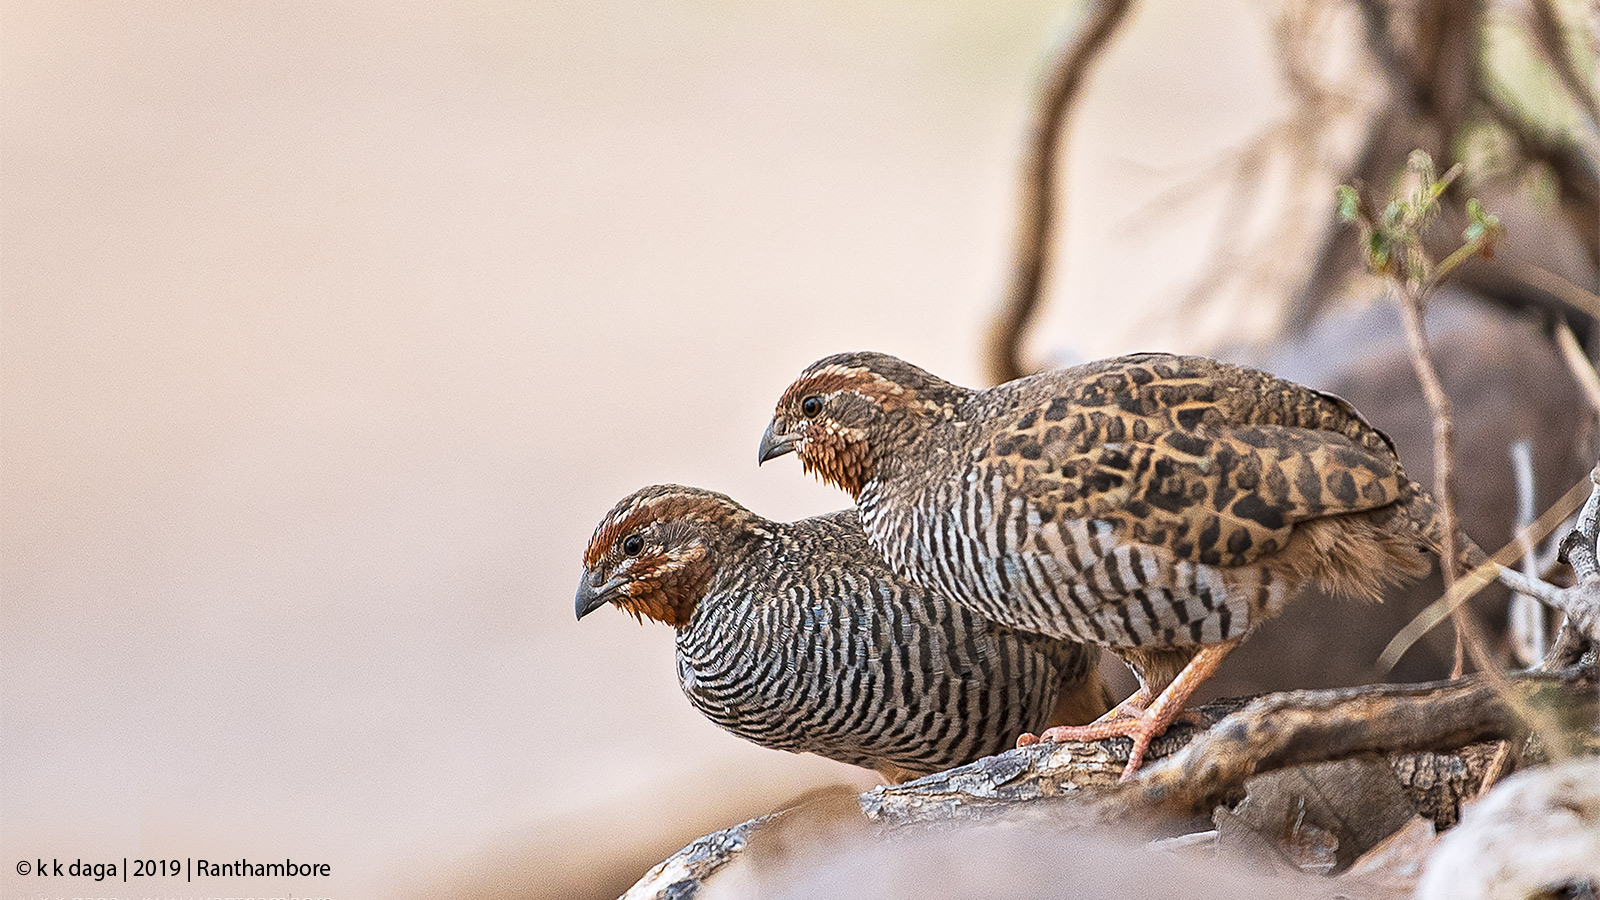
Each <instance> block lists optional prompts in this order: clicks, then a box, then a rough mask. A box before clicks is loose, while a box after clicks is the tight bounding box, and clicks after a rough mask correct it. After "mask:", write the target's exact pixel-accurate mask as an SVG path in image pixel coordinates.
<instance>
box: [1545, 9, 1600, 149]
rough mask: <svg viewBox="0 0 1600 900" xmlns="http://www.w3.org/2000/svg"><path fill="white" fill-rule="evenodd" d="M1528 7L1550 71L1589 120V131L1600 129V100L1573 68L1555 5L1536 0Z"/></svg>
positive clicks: (1587, 81) (1563, 27) (1586, 81)
mask: <svg viewBox="0 0 1600 900" xmlns="http://www.w3.org/2000/svg"><path fill="white" fill-rule="evenodd" d="M1529 5H1530V6H1531V7H1532V9H1531V12H1532V15H1533V28H1532V31H1533V37H1534V40H1535V41H1537V42H1538V45H1539V49H1540V50H1541V51H1542V52H1543V53H1544V55H1545V58H1546V59H1548V60H1549V61H1550V68H1552V69H1554V70H1555V73H1556V77H1557V78H1559V79H1561V85H1562V86H1563V87H1565V88H1566V89H1567V92H1568V93H1570V94H1571V95H1572V99H1573V102H1575V103H1576V104H1577V105H1578V108H1579V109H1581V110H1583V114H1584V115H1585V116H1587V117H1588V119H1589V127H1591V128H1600V99H1596V97H1595V94H1594V91H1593V89H1592V88H1591V87H1590V86H1589V79H1587V78H1584V77H1583V75H1581V74H1580V73H1579V72H1578V68H1577V66H1575V65H1573V64H1572V55H1571V54H1570V53H1568V52H1567V48H1566V27H1565V26H1564V25H1563V24H1562V22H1561V16H1560V14H1559V13H1557V12H1556V8H1555V4H1553V3H1551V2H1550V0H1533V2H1532V3H1531V4H1529Z"/></svg>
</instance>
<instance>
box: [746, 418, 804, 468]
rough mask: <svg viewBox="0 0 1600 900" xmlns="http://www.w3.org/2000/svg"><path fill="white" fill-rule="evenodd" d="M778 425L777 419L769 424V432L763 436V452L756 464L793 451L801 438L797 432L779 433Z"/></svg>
mask: <svg viewBox="0 0 1600 900" xmlns="http://www.w3.org/2000/svg"><path fill="white" fill-rule="evenodd" d="M777 427H778V420H777V419H773V420H772V422H771V423H770V424H768V425H767V433H766V434H763V435H762V436H761V452H760V454H759V458H758V459H757V460H756V465H760V464H762V463H764V462H766V461H767V460H769V459H777V458H778V457H780V456H782V455H784V454H785V453H789V452H791V451H793V450H794V445H795V444H796V443H797V442H798V441H799V440H800V436H799V435H797V434H780V433H778V432H777V430H776V429H777Z"/></svg>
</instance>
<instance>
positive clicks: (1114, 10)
mask: <svg viewBox="0 0 1600 900" xmlns="http://www.w3.org/2000/svg"><path fill="white" fill-rule="evenodd" d="M1132 6H1133V3H1132V0H1096V2H1093V3H1091V4H1089V9H1088V11H1087V13H1086V14H1085V16H1084V19H1083V22H1082V23H1081V24H1080V25H1079V26H1078V28H1077V30H1076V31H1075V32H1074V33H1073V34H1072V36H1071V37H1070V38H1069V39H1066V40H1064V41H1062V42H1061V44H1060V45H1059V47H1058V49H1057V50H1056V52H1055V54H1054V56H1053V57H1052V58H1051V60H1050V62H1049V64H1048V67H1047V69H1046V76H1045V79H1046V80H1045V83H1044V85H1043V87H1042V89H1041V90H1040V93H1039V101H1038V105H1037V107H1036V108H1035V111H1034V115H1033V121H1032V123H1031V126H1030V131H1029V133H1028V144H1027V147H1026V149H1025V150H1024V154H1025V155H1024V157H1023V163H1022V185H1021V194H1020V196H1019V197H1018V200H1017V206H1018V209H1019V210H1020V217H1019V221H1018V223H1017V234H1016V238H1015V241H1014V247H1015V249H1014V251H1013V258H1012V263H1011V283H1010V285H1009V286H1008V287H1007V290H1006V296H1005V299H1004V300H1003V301H1002V303H1001V307H1000V312H999V314H998V316H997V317H996V319H995V323H994V325H993V326H992V327H991V329H990V332H989V346H988V352H987V354H986V360H987V361H986V364H987V366H988V369H989V377H990V378H991V379H992V380H993V381H994V382H995V383H997V384H998V383H1001V382H1005V381H1011V380H1012V379H1015V378H1021V377H1022V376H1023V375H1026V374H1028V372H1029V368H1028V366H1027V365H1026V363H1024V362H1023V359H1022V341H1023V333H1024V331H1025V330H1026V329H1027V327H1028V322H1029V320H1031V319H1032V318H1033V313H1034V310H1035V309H1036V308H1037V307H1038V305H1039V300H1040V298H1041V295H1042V293H1043V290H1044V282H1045V276H1046V273H1047V271H1048V269H1049V264H1050V245H1051V240H1052V238H1053V237H1054V236H1055V223H1056V203H1057V198H1056V194H1055V189H1056V180H1057V179H1056V172H1057V168H1058V164H1059V156H1060V150H1061V145H1062V142H1063V139H1064V137H1065V134H1066V122H1067V118H1068V114H1069V113H1070V111H1071V109H1072V106H1073V104H1074V103H1075V102H1076V101H1077V99H1078V97H1079V96H1081V95H1082V93H1083V85H1084V83H1085V82H1086V81H1087V80H1088V75H1089V69H1090V67H1091V66H1093V64H1094V62H1095V60H1096V59H1098V58H1099V56H1100V53H1101V51H1102V50H1104V49H1105V47H1106V45H1107V44H1108V43H1109V42H1110V40H1111V37H1112V36H1113V35H1115V34H1116V32H1117V29H1118V28H1119V27H1120V26H1121V24H1122V22H1123V20H1124V19H1125V18H1126V17H1127V13H1128V10H1129V9H1130V8H1132Z"/></svg>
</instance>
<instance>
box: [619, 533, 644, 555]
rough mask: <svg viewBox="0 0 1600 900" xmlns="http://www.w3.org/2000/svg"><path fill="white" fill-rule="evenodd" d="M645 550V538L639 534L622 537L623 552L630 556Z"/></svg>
mask: <svg viewBox="0 0 1600 900" xmlns="http://www.w3.org/2000/svg"><path fill="white" fill-rule="evenodd" d="M643 550H644V538H642V537H640V536H638V535H637V534H630V535H628V536H627V537H625V538H623V539H622V552H623V553H625V554H627V555H628V556H638V555H639V554H640V553H641V552H642V551H643Z"/></svg>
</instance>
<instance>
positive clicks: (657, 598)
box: [577, 485, 1110, 781]
mask: <svg viewBox="0 0 1600 900" xmlns="http://www.w3.org/2000/svg"><path fill="white" fill-rule="evenodd" d="M606 604H611V605H614V606H616V607H618V608H619V609H621V610H623V611H624V612H627V613H630V614H632V615H633V616H635V617H636V618H641V619H643V618H649V619H654V620H656V621H658V622H664V623H666V624H668V625H671V626H672V627H673V628H675V629H677V660H678V681H679V684H680V685H681V686H682V688H683V692H684V694H685V695H687V696H688V698H689V701H690V703H692V704H693V705H694V706H695V708H696V709H698V710H699V711H700V712H701V713H703V714H704V715H705V716H706V717H707V718H709V719H710V720H711V721H713V722H715V723H716V724H717V725H720V726H721V727H723V728H725V729H727V730H728V731H731V732H733V733H734V734H736V735H738V736H740V737H742V738H745V739H746V740H749V741H753V742H755V743H757V744H760V745H762V746H764V747H772V748H775V749H779V750H791V751H796V752H802V751H808V752H811V753H816V754H818V755H819V756H825V757H829V758H831V759H836V760H840V761H843V762H846V763H851V764H854V765H858V766H865V767H868V768H872V769H876V770H878V771H879V772H880V773H882V774H883V775H884V776H885V777H886V778H888V779H889V780H891V781H900V780H903V779H904V778H907V777H911V776H916V775H923V774H927V773H929V772H935V771H939V770H942V769H946V768H949V767H951V766H955V765H960V764H962V763H966V762H970V761H972V760H974V759H977V758H979V757H983V756H988V755H992V754H995V753H998V752H1001V751H1002V750H1005V749H1007V748H1008V747H1010V746H1011V745H1012V741H1013V739H1014V736H1015V734H1016V733H1017V732H1018V731H1019V730H1028V729H1033V728H1038V727H1042V725H1043V724H1045V723H1046V722H1047V721H1049V720H1050V719H1051V715H1052V710H1053V709H1059V710H1061V711H1062V712H1063V718H1066V719H1067V720H1069V721H1078V722H1087V721H1089V720H1091V719H1093V718H1094V717H1095V716H1097V715H1099V714H1100V713H1102V712H1104V711H1105V710H1106V709H1107V707H1109V705H1110V698H1109V696H1108V694H1107V692H1106V688H1105V685H1104V683H1103V682H1102V681H1101V680H1100V677H1099V674H1098V671H1097V669H1096V665H1095V664H1096V661H1097V659H1098V655H1099V650H1098V648H1095V647H1092V646H1084V645H1081V644H1075V643H1068V642H1062V641H1058V640H1054V639H1051V638H1046V637H1042V636H1039V635H1031V634H1025V633H1021V632H1018V631H1015V630H1013V629H1011V628H1008V627H1006V626H1003V625H998V624H995V623H993V622H990V621H988V620H986V619H984V618H982V617H981V616H978V615H977V614H975V613H973V612H972V611H970V610H968V609H966V608H965V607H962V606H958V605H955V604H952V603H950V602H949V601H947V600H945V599H944V598H942V597H940V596H939V595H937V594H933V593H930V592H928V591H924V590H919V589H917V588H915V587H913V586H912V585H911V584H910V583H908V582H907V581H905V580H904V579H902V578H899V577H897V576H895V575H894V574H893V573H892V572H891V571H890V570H889V568H888V566H886V565H885V564H884V562H883V560H882V559H881V558H880V557H879V555H878V553H877V551H875V550H873V549H872V546H871V545H870V544H868V542H867V538H866V535H865V534H864V533H863V532H862V530H861V524H860V522H859V520H858V519H857V516H856V512H855V510H853V509H852V510H844V511H841V512H836V513H832V514H829V515H823V516H816V517H813V518H809V519H802V520H800V521H797V522H774V521H771V520H768V519H765V518H762V517H761V516H758V515H756V514H754V513H752V512H750V511H749V510H747V509H745V508H744V507H743V506H741V505H739V504H738V503H735V502H734V501H733V500H730V499H729V498H727V497H725V496H723V495H722V494H718V493H714V492H712V491H707V490H700V489H697V488H689V487H680V486H677V485H656V486H653V487H647V488H644V489H642V490H639V491H636V492H635V493H633V494H631V495H629V496H628V497H625V498H623V499H622V501H620V502H619V503H618V504H617V505H616V506H615V507H613V508H612V510H611V511H610V512H608V513H607V514H606V516H605V518H603V519H602V520H601V521H600V524H599V526H598V527H597V528H596V529H595V532H594V536H593V538H592V539H591V540H590V542H589V546H588V549H587V550H586V551H585V553H584V573H583V578H582V580H581V581H580V582H579V585H578V595H577V614H578V617H579V618H580V619H581V618H583V617H584V616H585V615H587V614H589V613H590V612H593V611H594V610H596V609H598V608H600V607H601V606H604V605H606Z"/></svg>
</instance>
